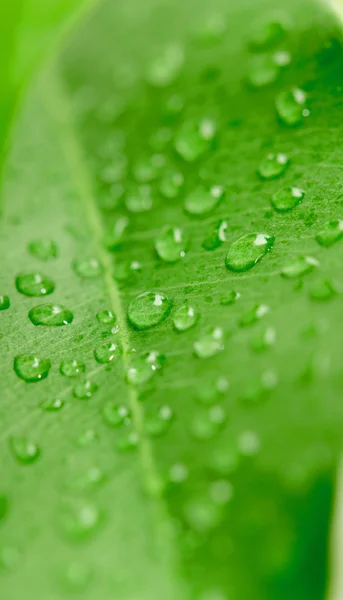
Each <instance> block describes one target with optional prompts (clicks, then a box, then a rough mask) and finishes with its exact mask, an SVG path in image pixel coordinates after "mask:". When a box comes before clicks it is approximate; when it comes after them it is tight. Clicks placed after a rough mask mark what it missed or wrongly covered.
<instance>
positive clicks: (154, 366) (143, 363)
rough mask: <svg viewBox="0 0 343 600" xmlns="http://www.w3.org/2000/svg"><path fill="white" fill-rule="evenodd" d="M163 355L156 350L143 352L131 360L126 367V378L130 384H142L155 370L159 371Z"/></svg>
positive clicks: (163, 359)
mask: <svg viewBox="0 0 343 600" xmlns="http://www.w3.org/2000/svg"><path fill="white" fill-rule="evenodd" d="M164 361H165V356H164V355H163V354H160V353H159V352H156V351H154V350H153V351H151V352H144V353H143V354H141V355H140V356H138V357H137V356H136V357H135V358H134V359H133V360H131V365H130V367H129V368H128V369H127V372H126V378H127V381H128V382H129V383H131V384H132V385H142V384H144V383H147V382H148V381H150V379H151V378H152V377H153V375H154V374H155V373H156V371H159V370H160V369H161V368H162V367H163V364H164Z"/></svg>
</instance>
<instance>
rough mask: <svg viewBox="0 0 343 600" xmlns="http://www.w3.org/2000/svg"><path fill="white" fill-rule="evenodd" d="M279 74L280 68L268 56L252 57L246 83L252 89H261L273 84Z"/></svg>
mask: <svg viewBox="0 0 343 600" xmlns="http://www.w3.org/2000/svg"><path fill="white" fill-rule="evenodd" d="M279 74H280V67H279V65H278V64H277V63H276V62H275V60H274V58H273V57H272V56H270V55H269V54H261V55H259V56H253V57H252V58H251V59H250V66H249V70H248V73H247V82H248V84H249V85H250V86H251V87H253V88H261V87H265V86H267V85H270V84H271V83H274V82H275V81H276V79H277V78H278V76H279Z"/></svg>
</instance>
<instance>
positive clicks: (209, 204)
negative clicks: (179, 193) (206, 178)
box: [184, 185, 224, 217]
mask: <svg viewBox="0 0 343 600" xmlns="http://www.w3.org/2000/svg"><path fill="white" fill-rule="evenodd" d="M223 197H224V188H223V187H222V186H220V185H214V186H212V187H211V188H210V189H206V187H204V186H198V187H197V188H196V189H195V190H193V192H191V193H190V194H189V195H188V196H187V197H186V199H185V203H184V209H185V211H186V213H187V214H188V215H190V216H191V217H205V216H207V215H208V214H209V213H211V212H212V211H213V210H214V209H215V208H216V206H217V205H218V204H219V202H220V201H221V200H222V199H223Z"/></svg>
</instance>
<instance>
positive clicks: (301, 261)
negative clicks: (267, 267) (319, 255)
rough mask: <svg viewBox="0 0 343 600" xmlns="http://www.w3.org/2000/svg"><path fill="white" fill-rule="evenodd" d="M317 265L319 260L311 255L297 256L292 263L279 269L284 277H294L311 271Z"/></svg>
mask: <svg viewBox="0 0 343 600" xmlns="http://www.w3.org/2000/svg"><path fill="white" fill-rule="evenodd" d="M317 267H319V262H318V260H317V259H316V258H313V257H312V256H299V257H298V258H296V259H295V260H294V261H293V262H292V263H290V264H289V265H287V266H285V267H283V269H281V272H280V274H281V276H282V277H284V278H285V279H294V278H296V277H302V276H303V275H307V274H308V273H311V271H313V270H314V269H316V268H317Z"/></svg>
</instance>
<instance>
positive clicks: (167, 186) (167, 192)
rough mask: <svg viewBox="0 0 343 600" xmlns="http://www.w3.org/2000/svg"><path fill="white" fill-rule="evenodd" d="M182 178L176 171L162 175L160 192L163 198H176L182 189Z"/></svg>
mask: <svg viewBox="0 0 343 600" xmlns="http://www.w3.org/2000/svg"><path fill="white" fill-rule="evenodd" d="M183 184H184V176H183V175H182V173H180V172H178V171H170V172H167V173H165V174H164V175H163V177H162V179H161V183H160V192H161V194H162V196H164V197H165V198H168V199H170V198H177V196H179V195H180V192H181V190H182V188H183Z"/></svg>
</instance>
